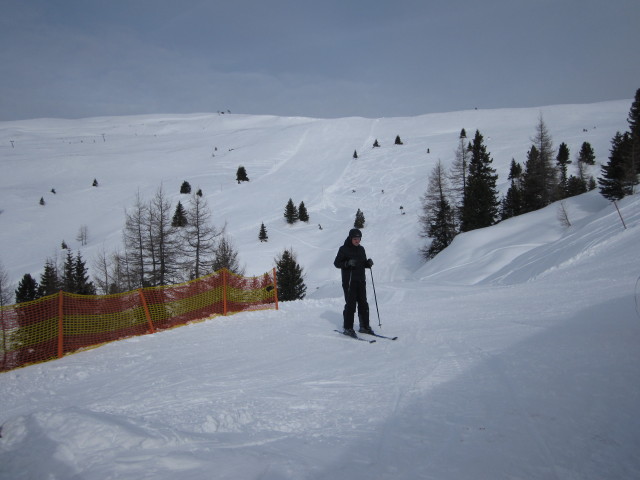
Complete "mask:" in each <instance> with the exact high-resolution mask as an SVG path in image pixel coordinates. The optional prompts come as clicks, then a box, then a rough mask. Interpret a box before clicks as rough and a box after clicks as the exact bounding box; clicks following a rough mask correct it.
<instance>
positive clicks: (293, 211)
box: [284, 199, 298, 225]
mask: <svg viewBox="0 0 640 480" xmlns="http://www.w3.org/2000/svg"><path fill="white" fill-rule="evenodd" d="M284 218H285V220H286V221H287V223H288V224H290V225H291V224H293V223H296V222H297V221H298V209H297V208H296V206H295V205H294V204H293V200H291V199H289V201H288V202H287V205H286V206H285V208H284Z"/></svg>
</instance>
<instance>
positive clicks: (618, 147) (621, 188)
mask: <svg viewBox="0 0 640 480" xmlns="http://www.w3.org/2000/svg"><path fill="white" fill-rule="evenodd" d="M632 150H633V144H632V139H631V134H630V133H629V132H625V133H624V134H621V133H620V132H617V133H616V135H615V136H614V137H613V139H612V140H611V150H610V152H611V154H610V155H609V162H608V163H607V164H606V165H603V166H602V176H601V177H600V178H598V184H599V185H600V193H601V194H602V196H603V197H605V198H607V199H609V200H612V201H615V200H620V199H621V198H623V197H625V196H626V195H631V194H632V193H633V185H634V184H635V183H636V181H637V176H636V174H635V172H634V168H633V160H632Z"/></svg>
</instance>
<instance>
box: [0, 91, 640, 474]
mask: <svg viewBox="0 0 640 480" xmlns="http://www.w3.org/2000/svg"><path fill="white" fill-rule="evenodd" d="M629 105H630V102H611V103H607V104H598V105H588V106H561V107H545V108H543V109H531V110H501V111H486V112H483V111H471V112H458V113H451V114H442V115H428V116H424V117H416V118H411V119H380V120H369V119H359V118H358V119H341V120H314V119H299V118H298V119H284V118H274V117H240V116H221V117H218V116H209V115H192V116H177V117H169V116H164V117H132V118H119V119H90V120H85V121H73V122H66V121H59V120H39V121H31V122H20V123H11V124H2V125H0V144H3V143H2V142H3V141H4V139H9V138H11V139H13V140H14V141H15V149H12V150H7V149H5V150H3V155H2V157H1V158H2V162H3V165H2V170H3V175H2V180H0V181H1V182H2V190H1V193H0V199H1V202H2V206H1V207H0V209H3V210H4V211H3V213H2V214H0V222H2V223H1V224H2V230H0V238H1V239H2V243H1V245H2V249H3V251H7V248H8V245H10V246H13V247H15V248H13V249H12V250H11V251H12V252H15V253H12V254H11V255H10V256H7V255H3V262H4V264H5V266H7V267H8V269H9V270H10V271H11V272H12V274H13V275H14V276H15V277H19V276H20V275H21V274H22V273H24V272H26V271H29V272H31V273H36V272H37V271H38V269H39V268H40V267H41V263H43V258H44V257H46V256H47V255H49V251H51V250H53V249H54V248H57V246H58V244H59V242H60V241H61V240H62V238H61V237H64V238H65V239H66V240H67V241H68V242H69V243H72V244H73V237H75V233H76V231H77V229H78V228H79V226H80V225H81V224H87V225H88V226H89V231H90V245H89V248H87V250H86V252H87V253H86V254H85V257H87V256H90V252H91V251H92V249H97V248H100V247H101V245H102V242H105V243H106V244H107V245H109V246H111V245H115V244H116V243H117V242H118V241H119V234H118V233H117V230H118V229H119V228H120V227H121V224H122V220H123V214H122V210H123V208H125V207H127V206H128V205H130V204H131V203H132V198H133V196H134V195H135V192H136V190H137V188H140V191H141V192H142V193H143V195H147V196H150V195H152V194H153V192H154V191H155V189H156V188H157V186H158V185H159V183H160V182H163V184H164V186H165V188H167V189H169V190H170V189H173V190H175V191H176V192H177V191H178V189H179V186H180V184H181V183H182V181H183V180H188V181H190V182H191V184H192V185H193V186H194V187H195V186H199V187H201V188H203V190H204V192H205V195H207V196H208V200H209V202H210V205H212V207H213V209H214V212H215V213H214V215H215V216H216V218H218V219H219V221H220V223H223V222H224V221H225V220H226V221H227V222H228V229H229V231H230V233H231V235H232V236H233V238H234V241H235V242H236V245H237V247H238V249H239V251H240V256H241V258H242V261H243V262H244V263H246V264H247V271H248V273H260V272H262V271H264V270H266V269H268V268H271V266H272V263H273V256H275V254H276V253H278V252H279V251H280V250H281V249H282V248H284V247H288V246H293V247H294V250H295V251H296V252H297V253H298V256H299V261H300V263H301V265H302V266H303V267H304V268H305V271H306V272H307V283H308V285H309V287H310V288H309V291H310V295H309V298H307V299H305V300H302V301H296V302H286V303H282V304H281V308H280V310H279V311H262V312H250V313H243V314H238V315H234V316H230V317H228V318H220V317H219V318H215V319H211V320H208V321H205V322H202V323H198V324H193V325H190V326H187V327H183V328H178V329H174V330H171V331H165V332H160V333H157V334H154V335H148V336H144V337H137V338H132V339H128V340H125V341H121V342H116V343H112V344H109V345H105V346H102V347H100V348H96V349H93V350H90V351H87V352H83V353H78V354H74V355H70V356H68V357H66V358H64V359H61V360H57V361H54V362H49V363H46V364H40V365H34V366H30V367H27V368H23V369H19V370H14V371H12V372H7V373H4V374H0V405H2V408H1V409H0V425H2V429H1V430H0V435H1V437H0V478H2V479H3V480H4V479H5V478H6V479H20V478H25V479H40V478H52V479H74V478H77V479H80V478H82V479H85V480H93V479H96V480H97V479H106V478H110V479H116V478H119V479H145V478H149V479H151V478H153V479H154V480H156V479H160V480H162V479H167V480H169V479H171V480H173V479H175V478H177V477H181V478H185V479H196V480H200V479H203V480H204V479H207V480H208V479H211V478H219V479H223V478H229V479H237V478H242V479H254V478H255V479H271V480H282V479H394V480H396V479H421V478H422V479H438V480H440V479H451V480H461V479H462V480H464V479H474V480H475V479H492V480H493V479H501V478H513V479H515V478H523V479H525V478H526V479H534V478H535V479H538V478H540V479H568V478H571V479H573V478H575V479H578V478H580V479H594V480H595V479H602V478H638V477H640V456H639V454H638V452H640V433H639V432H640V417H639V416H638V405H640V369H639V368H638V366H639V365H640V349H639V348H638V345H640V318H639V317H638V313H637V308H638V307H637V303H636V302H637V301H638V299H637V295H638V286H637V280H638V277H639V275H640V257H638V255H637V246H638V244H639V243H640V196H638V195H635V196H632V197H628V198H626V199H624V200H622V201H621V202H620V203H619V207H620V211H621V213H622V215H623V217H624V219H625V221H626V224H627V229H624V228H623V227H622V223H621V222H620V219H619V217H618V214H617V212H616V211H615V209H614V208H613V207H612V205H610V204H609V203H608V202H606V201H604V199H602V197H600V196H599V194H598V193H597V192H591V193H588V194H585V195H582V196H580V197H576V198H572V199H569V200H567V201H566V202H565V208H566V210H567V212H568V214H569V219H570V220H571V222H572V226H571V227H564V226H562V225H561V223H560V222H559V221H558V220H557V208H558V206H557V205H551V206H549V207H547V208H546V209H543V210H541V211H538V212H533V213H530V214H527V215H524V216H521V217H518V218H514V219H510V220H509V221H506V222H503V223H501V224H499V225H496V226H494V227H491V228H487V229H482V230H477V231H473V232H468V233H466V234H464V235H460V236H459V237H458V238H456V240H455V241H454V243H453V244H452V245H451V246H450V247H449V248H448V249H447V250H446V251H444V252H443V253H441V254H440V255H439V256H438V257H437V258H436V259H434V260H433V261H431V262H429V263H427V264H423V263H422V262H420V261H419V259H418V255H417V249H418V247H419V246H420V239H419V237H418V236H417V232H418V227H417V222H416V215H417V213H418V208H419V197H420V196H421V195H422V194H423V193H424V189H425V188H426V178H427V176H428V173H429V171H430V169H431V168H432V166H433V163H434V161H436V160H437V159H438V158H440V159H442V160H443V162H445V163H446V162H448V161H450V159H451V158H452V156H453V151H454V150H455V146H456V142H457V136H458V133H459V131H460V129H461V128H466V130H467V132H468V133H469V132H471V131H474V129H475V128H479V129H480V131H481V133H483V134H484V135H485V138H486V143H487V145H488V150H489V151H490V152H491V153H492V156H493V158H494V162H495V165H496V167H497V168H498V171H499V173H500V174H501V178H502V180H503V181H504V178H505V177H506V169H507V168H508V165H509V163H510V161H511V158H513V157H515V158H516V160H520V161H522V160H523V157H524V153H525V152H526V150H527V148H528V146H529V143H530V141H529V137H530V136H532V132H533V129H534V126H535V124H536V122H537V118H538V114H539V111H540V110H541V111H542V113H543V115H544V119H545V123H547V125H548V126H549V129H550V132H551V134H552V135H553V137H554V140H555V141H556V142H557V143H560V142H562V141H565V142H566V143H567V144H568V145H569V146H570V148H571V151H572V153H573V154H574V155H575V152H577V150H578V148H579V146H580V144H581V143H582V141H589V142H590V143H591V144H592V145H593V146H594V149H595V150H596V155H597V156H598V159H599V160H600V161H605V160H606V155H607V150H608V147H609V141H610V139H611V137H612V136H613V134H614V133H615V131H616V130H624V129H625V128H626V125H625V118H626V114H627V112H628V108H629ZM594 126H596V127H597V128H595V129H594V128H593V127H594ZM582 128H586V129H587V130H588V132H582ZM101 131H102V132H101ZM98 132H100V133H103V132H104V133H105V140H106V141H104V142H102V145H101V144H100V142H101V141H102V137H101V134H100V133H98ZM560 132H561V133H560ZM572 132H573V135H574V136H571V135H570V134H571V133H572ZM18 133H20V135H18ZM395 135H400V136H401V137H402V139H403V141H404V142H405V145H404V146H399V147H396V146H393V145H392V143H393V139H394V138H395ZM375 138H378V140H379V141H380V142H381V144H382V147H381V148H380V149H375V150H374V149H371V144H372V143H373V140H375ZM18 139H20V141H18ZM94 139H95V140H96V143H95V144H94V143H93V140H94ZM80 140H82V143H80ZM58 141H59V144H57V143H55V142H58ZM25 144H26V145H29V147H28V149H29V151H30V152H31V153H30V154H29V155H26V154H24V153H18V150H19V148H21V146H22V148H24V149H26V148H27V147H25V146H24V145H25ZM114 144H116V145H120V147H118V148H116V147H115V145H114ZM38 145H40V146H39V147H38ZM51 145H54V146H51ZM108 145H109V146H108ZM107 146H108V147H107ZM216 146H217V147H218V150H217V152H216V151H215V150H214V148H215V147H216ZM2 148H4V147H2ZM100 148H103V149H104V151H102V152H101V153H99V154H96V153H95V151H99V149H100ZM427 148H429V149H430V152H431V153H429V154H427V153H426V149H427ZM9 149H11V147H10V146H9ZM73 149H77V151H78V152H85V153H78V155H77V156H73V155H71V153H72V152H73ZM230 149H233V150H231V151H230ZM354 149H355V150H357V151H358V154H359V155H360V158H359V159H357V160H354V159H352V158H351V155H352V154H353V150H354ZM13 150H15V152H14V151H13ZM37 151H40V154H39V155H36V154H35V152H37ZM87 152H88V153H87ZM92 152H93V153H92ZM214 152H215V157H212V156H211V154H212V153H214ZM242 152H244V153H242ZM5 154H6V155H5ZM128 155H130V156H128ZM194 157H198V159H197V160H195V159H194ZM46 158H48V159H49V160H48V161H49V162H50V163H51V168H50V169H48V170H47V169H46V167H47V161H46ZM125 158H129V160H125ZM239 164H242V165H244V166H245V167H246V168H247V171H248V174H249V177H250V178H251V182H249V183H248V184H243V185H237V184H236V183H235V180H234V178H235V171H236V169H237V167H238V165H239ZM54 165H73V166H74V167H73V168H72V169H69V170H64V169H63V168H62V167H59V168H57V169H56V168H55V167H54ZM7 166H9V167H7ZM5 167H7V168H5ZM47 171H48V172H50V173H49V174H48V177H47V178H44V177H43V176H42V175H41V174H42V172H47ZM5 172H6V176H5ZM58 174H59V175H58ZM94 177H96V178H98V180H99V182H100V187H99V188H97V189H94V188H92V187H91V181H92V180H93V178H94ZM52 187H55V188H56V190H57V191H58V193H57V194H56V195H55V196H54V195H52V194H49V195H47V192H48V191H49V190H50V189H51V188H52ZM169 187H171V188H169ZM383 189H384V193H382V190H383ZM353 190H355V192H353ZM28 192H31V194H29V195H27V193H28ZM43 195H47V196H46V197H45V198H46V200H47V205H46V206H45V207H41V206H39V205H38V203H37V201H38V199H39V198H40V196H43ZM289 197H292V198H293V200H294V201H295V202H296V203H299V202H300V201H301V200H302V201H304V202H305V205H307V207H308V208H309V211H310V214H311V222H310V224H309V225H295V226H293V227H288V226H286V225H285V224H284V221H283V219H282V218H281V217H282V212H283V210H284V205H285V203H286V201H287V200H288V198H289ZM178 198H179V195H178V194H177V193H176V195H175V196H174V199H178ZM27 199H28V201H27ZM400 205H402V206H403V207H404V210H406V211H407V214H406V215H401V214H400V212H399V206H400ZM357 208H361V209H362V210H363V211H364V213H365V216H366V220H367V225H366V227H365V229H364V239H363V244H364V245H365V247H366V248H367V250H368V253H369V256H371V257H372V258H374V259H375V261H376V264H375V266H374V269H373V271H372V273H373V275H374V277H375V287H376V298H377V303H378V309H376V305H375V303H374V296H373V290H372V288H371V285H369V297H370V304H371V310H372V325H373V326H374V328H376V330H379V331H381V333H383V334H388V335H399V336H400V338H399V339H398V340H397V341H395V342H392V341H388V340H382V339H380V340H378V342H376V343H375V344H372V345H369V344H366V343H364V342H355V341H353V340H351V339H348V338H345V337H343V336H340V335H338V334H337V333H334V332H333V331H332V330H333V329H334V328H339V327H340V325H341V321H342V319H341V311H342V298H341V292H340V289H339V285H338V277H339V274H338V272H337V271H336V270H335V269H334V268H333V266H332V265H331V262H332V260H333V257H334V255H335V251H336V250H337V247H338V246H339V245H340V244H341V243H342V241H343V240H344V237H345V236H346V233H347V231H348V229H349V228H350V226H351V225H352V222H353V217H354V215H355V211H356V209H357ZM16 212H17V213H16ZM52 212H54V213H55V212H59V213H60V215H59V216H58V215H56V218H55V219H53V218H52V217H51V215H52ZM262 221H264V222H265V225H267V228H268V231H269V237H270V239H269V242H268V243H266V244H260V242H258V241H257V233H258V227H259V225H260V222H262ZM7 222H8V223H7ZM317 224H321V225H322V227H323V229H322V230H320V229H319V228H318V226H317ZM7 225H13V226H14V227H15V228H12V229H11V231H12V232H13V231H14V230H15V231H22V232H23V233H24V234H25V235H26V234H36V233H37V235H34V236H35V237H37V238H34V239H32V240H27V239H26V237H25V238H24V239H22V238H20V241H19V239H18V237H15V236H13V235H15V232H14V233H7ZM101 232H102V236H101ZM103 237H104V238H103ZM110 242H111V243H110ZM72 246H73V247H74V248H77V246H76V245H72ZM83 252H84V250H83ZM32 257H37V258H32ZM378 313H379V316H378ZM379 324H381V325H382V326H381V327H380V326H379Z"/></svg>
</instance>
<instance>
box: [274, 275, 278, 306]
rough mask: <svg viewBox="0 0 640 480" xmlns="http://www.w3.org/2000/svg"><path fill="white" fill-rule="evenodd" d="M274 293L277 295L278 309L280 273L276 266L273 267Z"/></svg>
mask: <svg viewBox="0 0 640 480" xmlns="http://www.w3.org/2000/svg"><path fill="white" fill-rule="evenodd" d="M273 294H274V295H275V296H276V297H275V298H276V310H278V275H276V269H275V267H274V268H273Z"/></svg>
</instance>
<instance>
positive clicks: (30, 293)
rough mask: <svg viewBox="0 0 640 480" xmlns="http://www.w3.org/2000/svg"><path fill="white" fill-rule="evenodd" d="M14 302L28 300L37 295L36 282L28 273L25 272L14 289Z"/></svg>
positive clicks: (35, 297)
mask: <svg viewBox="0 0 640 480" xmlns="http://www.w3.org/2000/svg"><path fill="white" fill-rule="evenodd" d="M15 295H16V303H24V302H30V301H31V300H36V299H37V298H39V297H38V282H36V281H35V280H34V278H33V277H32V276H31V274H29V273H25V274H24V276H23V277H22V280H20V282H19V283H18V288H17V289H16V294H15Z"/></svg>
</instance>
